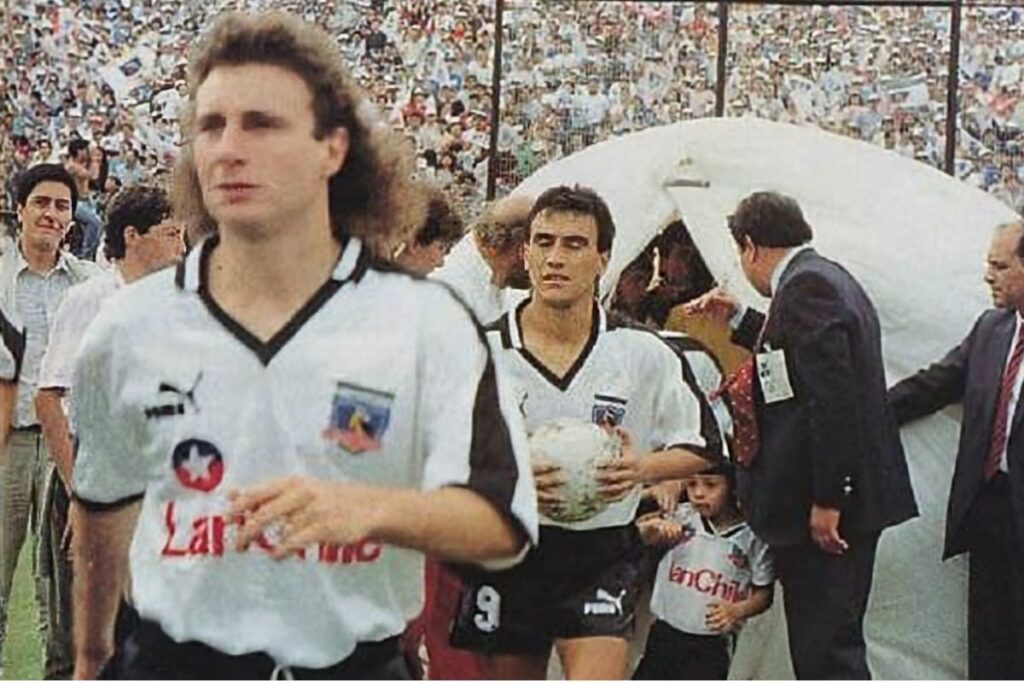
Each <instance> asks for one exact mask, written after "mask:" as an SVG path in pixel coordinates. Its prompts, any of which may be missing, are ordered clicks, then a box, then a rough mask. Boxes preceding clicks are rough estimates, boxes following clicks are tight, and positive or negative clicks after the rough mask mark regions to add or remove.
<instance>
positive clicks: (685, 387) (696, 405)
mask: <svg viewBox="0 0 1024 683" xmlns="http://www.w3.org/2000/svg"><path fill="white" fill-rule="evenodd" d="M654 344H655V348H654V349H652V351H653V352H654V353H653V354H652V355H653V358H654V360H655V366H654V368H655V369H654V371H653V372H652V373H651V376H652V377H653V378H654V381H653V383H652V392H651V396H652V400H653V402H654V405H653V412H652V415H653V417H654V431H653V432H652V443H651V444H649V445H650V447H651V448H652V449H653V450H663V449H667V448H675V447H681V448H688V449H691V450H694V451H696V452H697V453H698V454H703V453H704V452H705V451H706V450H707V446H708V440H707V439H706V438H705V436H704V434H703V431H702V430H703V429H711V428H714V429H716V430H717V429H718V425H717V424H713V425H712V424H707V423H708V422H709V421H710V422H713V421H714V418H713V417H712V416H711V413H710V408H707V409H706V410H702V407H703V408H706V404H704V403H702V401H703V399H702V398H698V396H697V391H699V390H698V389H696V387H692V386H691V385H690V383H688V382H687V381H686V380H685V379H684V377H683V375H684V372H683V365H682V363H683V361H682V360H680V358H679V357H678V356H676V355H675V353H673V352H672V350H671V349H669V348H668V346H666V345H664V344H662V343H661V342H660V341H658V340H655V341H654ZM705 412H706V413H708V414H707V415H704V414H703V413H705Z"/></svg>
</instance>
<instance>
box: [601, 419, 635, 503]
mask: <svg viewBox="0 0 1024 683" xmlns="http://www.w3.org/2000/svg"><path fill="white" fill-rule="evenodd" d="M614 431H615V433H616V434H617V435H618V436H619V439H620V440H621V444H622V446H621V451H620V455H619V457H618V458H617V459H616V460H614V461H612V462H610V463H607V464H605V465H600V466H599V467H598V468H597V469H598V474H597V481H598V483H599V484H601V496H602V497H603V498H604V499H605V500H608V501H613V502H614V501H616V500H622V499H623V498H625V497H626V496H627V495H628V494H629V492H630V491H632V490H633V489H634V488H635V487H636V486H639V485H640V484H642V483H643V479H642V478H641V475H640V458H639V457H637V454H636V451H635V450H633V440H632V439H631V438H630V436H629V433H628V432H627V431H626V430H624V429H622V428H620V427H616V428H615V430H614Z"/></svg>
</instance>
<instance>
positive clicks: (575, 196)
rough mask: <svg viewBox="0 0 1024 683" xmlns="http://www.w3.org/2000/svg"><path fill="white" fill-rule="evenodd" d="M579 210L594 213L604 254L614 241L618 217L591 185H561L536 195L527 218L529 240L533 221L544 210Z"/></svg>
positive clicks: (598, 241) (590, 214)
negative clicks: (614, 216) (615, 218)
mask: <svg viewBox="0 0 1024 683" xmlns="http://www.w3.org/2000/svg"><path fill="white" fill-rule="evenodd" d="M549 210H550V211H554V212H565V213H578V214H583V215H584V216H591V217H592V218H593V219H594V221H595V222H596V223H597V251H598V252H600V253H602V254H604V253H606V252H608V251H611V248H612V242H613V241H615V221H613V220H612V212H611V210H609V208H608V205H607V204H605V201H604V200H603V199H601V197H600V195H598V194H597V193H596V192H594V191H593V190H592V189H590V188H589V187H582V186H580V185H574V186H572V187H569V186H568V185H559V186H557V187H552V188H550V189H548V190H545V191H544V193H543V194H542V195H541V196H539V197H537V201H536V202H535V203H534V205H533V209H531V210H530V215H529V217H528V218H527V220H526V240H527V241H529V240H530V230H531V228H532V227H533V221H534V219H536V218H537V216H538V215H540V214H541V212H543V211H549Z"/></svg>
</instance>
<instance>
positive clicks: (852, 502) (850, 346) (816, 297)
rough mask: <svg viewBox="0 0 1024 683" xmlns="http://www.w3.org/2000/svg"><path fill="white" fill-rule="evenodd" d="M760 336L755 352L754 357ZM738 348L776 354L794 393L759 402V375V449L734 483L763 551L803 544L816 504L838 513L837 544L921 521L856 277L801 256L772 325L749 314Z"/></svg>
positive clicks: (810, 254)
mask: <svg viewBox="0 0 1024 683" xmlns="http://www.w3.org/2000/svg"><path fill="white" fill-rule="evenodd" d="M762 327H763V328H764V331H763V334H761V329H762ZM759 335H760V336H761V337H762V339H761V344H762V348H754V346H755V343H756V341H757V338H758V336H759ZM733 340H734V341H735V342H736V343H738V344H742V345H744V346H747V347H748V348H750V349H751V350H753V351H755V352H763V351H765V350H766V349H764V348H763V347H764V346H767V347H769V348H770V349H772V350H782V351H783V352H784V353H785V360H786V369H787V372H788V375H789V380H790V384H791V386H792V388H793V394H794V396H793V398H790V399H788V400H784V401H779V402H773V403H766V401H765V397H764V393H763V391H762V388H761V382H760V379H759V377H758V373H756V372H755V373H754V387H753V394H754V407H755V412H756V415H757V422H758V432H759V437H760V439H759V446H758V451H757V454H756V455H755V457H754V459H753V460H752V462H751V463H750V465H749V467H740V468H739V471H738V472H737V484H738V492H739V497H740V501H741V504H742V506H743V508H744V512H745V514H746V515H747V519H748V521H749V523H750V526H751V528H753V530H754V531H755V533H757V534H758V535H759V536H760V537H761V538H763V539H764V540H765V541H767V542H768V543H769V544H770V545H776V546H779V545H791V544H796V543H804V542H808V541H809V539H810V533H809V521H810V509H811V505H812V504H818V505H821V506H825V507H832V508H839V509H841V510H842V516H841V520H840V531H841V533H858V532H876V531H880V530H882V529H884V528H885V527H888V526H892V525H894V524H898V523H900V522H902V521H905V520H907V519H909V518H911V517H914V516H916V515H917V504H916V503H915V501H914V493H913V490H912V488H911V485H910V474H909V472H908V470H907V462H906V458H905V456H904V454H903V446H902V444H901V442H900V438H899V431H898V428H897V426H896V422H895V420H894V419H893V416H892V414H891V413H890V411H889V407H888V404H887V403H886V401H885V373H884V370H883V367H882V344H881V334H880V330H879V323H878V316H877V314H876V313H875V308H874V306H873V305H872V303H871V301H870V300H869V299H868V297H867V294H866V293H865V292H864V290H863V289H862V288H861V286H860V284H858V283H857V281H856V280H855V279H854V278H853V276H851V275H850V274H849V273H848V272H847V271H846V270H844V269H843V268H842V267H841V266H840V265H838V264H837V263H834V262H832V261H829V260H827V259H825V258H822V257H821V256H820V255H818V254H817V253H816V252H815V251H814V250H813V249H808V250H805V251H802V252H800V253H799V254H797V255H796V257H795V258H794V259H793V260H792V261H791V262H790V263H789V264H788V265H787V267H786V270H785V271H784V272H783V274H782V276H781V279H780V281H779V286H778V290H777V291H776V292H775V293H774V295H773V297H772V303H771V307H770V308H769V312H768V316H767V323H765V316H764V315H762V314H760V313H758V312H756V311H749V312H748V313H747V314H746V315H745V316H744V320H743V322H742V323H741V325H740V326H739V328H738V329H737V330H736V332H735V333H734V334H733Z"/></svg>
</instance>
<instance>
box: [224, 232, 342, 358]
mask: <svg viewBox="0 0 1024 683" xmlns="http://www.w3.org/2000/svg"><path fill="white" fill-rule="evenodd" d="M340 253H341V245H339V244H338V242H337V240H335V239H334V237H333V235H332V234H331V231H330V229H329V228H327V227H321V228H320V229H316V230H310V229H305V230H303V229H301V228H300V229H297V230H296V231H295V232H289V231H284V230H282V231H278V232H277V233H276V234H275V235H273V236H269V237H267V238H266V239H255V240H254V239H247V238H246V237H245V236H243V235H240V234H238V233H234V232H232V231H231V230H223V229H222V231H221V239H220V244H219V245H218V247H217V248H216V250H215V251H214V252H213V254H212V255H211V257H210V265H209V272H208V273H207V278H208V286H209V291H210V294H211V296H212V297H213V299H214V301H216V302H217V304H218V305H219V306H221V308H223V309H224V310H225V311H226V312H227V313H228V314H229V315H231V316H232V317H233V318H234V319H235V320H236V321H237V322H239V323H241V324H242V325H243V326H244V327H246V328H247V329H248V330H249V331H250V332H252V333H253V334H255V335H256V336H257V337H259V338H262V339H264V340H267V339H270V338H271V337H272V336H273V335H274V334H275V333H276V332H277V331H278V330H280V329H281V327H283V326H284V325H285V324H286V323H287V322H288V320H290V319H291V318H292V317H293V316H294V314H295V313H296V312H298V310H299V309H300V308H301V307H302V306H304V305H305V304H306V303H307V302H308V301H309V300H310V299H311V298H312V297H313V295H314V294H315V293H316V291H317V290H318V289H320V287H322V286H323V284H324V283H325V282H326V281H327V280H328V278H330V277H331V274H332V273H333V271H334V268H335V267H336V266H337V263H338V258H339V255H340Z"/></svg>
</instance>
